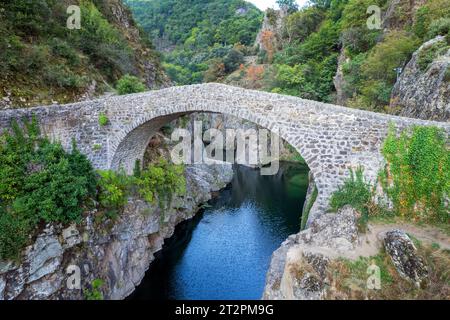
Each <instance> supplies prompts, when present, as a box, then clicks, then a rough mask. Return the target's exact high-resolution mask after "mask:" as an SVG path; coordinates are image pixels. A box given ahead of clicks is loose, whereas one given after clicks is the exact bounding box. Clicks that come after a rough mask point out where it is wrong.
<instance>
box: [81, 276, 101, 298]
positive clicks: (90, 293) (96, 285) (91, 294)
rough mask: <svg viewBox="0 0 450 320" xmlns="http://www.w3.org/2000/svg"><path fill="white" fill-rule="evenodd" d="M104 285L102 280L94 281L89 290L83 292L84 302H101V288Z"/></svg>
mask: <svg viewBox="0 0 450 320" xmlns="http://www.w3.org/2000/svg"><path fill="white" fill-rule="evenodd" d="M104 284H105V281H103V280H102V279H94V280H93V281H92V284H91V289H90V290H89V289H87V290H85V291H84V297H85V298H86V300H103V293H102V291H101V288H102V287H103V285H104Z"/></svg>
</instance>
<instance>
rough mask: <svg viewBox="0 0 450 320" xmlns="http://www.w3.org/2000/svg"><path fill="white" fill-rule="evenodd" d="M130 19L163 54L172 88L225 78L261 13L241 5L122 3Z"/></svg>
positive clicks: (171, 0) (219, 0)
mask: <svg viewBox="0 0 450 320" xmlns="http://www.w3.org/2000/svg"><path fill="white" fill-rule="evenodd" d="M125 2H126V3H127V4H128V5H129V6H130V8H131V10H132V11H133V14H134V17H135V18H136V20H137V21H138V23H139V24H140V25H141V26H142V28H143V29H144V30H145V31H146V32H147V33H148V34H149V35H150V36H151V39H152V41H154V43H156V44H157V48H158V49H160V50H161V51H165V52H166V54H165V59H164V61H165V63H164V67H165V68H166V70H167V73H168V74H169V76H170V77H171V79H172V80H173V81H175V83H176V84H180V85H183V84H192V83H201V82H203V81H212V80H217V79H220V78H222V77H224V76H225V75H226V74H228V73H230V72H231V71H234V70H236V69H237V68H238V67H239V65H240V64H241V63H243V62H244V55H246V54H248V53H249V50H250V49H249V46H250V47H251V46H252V45H253V43H254V41H255V37H256V34H257V32H258V30H259V28H260V26H261V21H262V18H263V13H262V12H261V11H259V10H258V9H257V8H256V7H255V6H253V5H252V4H250V3H248V2H245V1H243V0H191V1H178V0H164V1H148V0H126V1H125Z"/></svg>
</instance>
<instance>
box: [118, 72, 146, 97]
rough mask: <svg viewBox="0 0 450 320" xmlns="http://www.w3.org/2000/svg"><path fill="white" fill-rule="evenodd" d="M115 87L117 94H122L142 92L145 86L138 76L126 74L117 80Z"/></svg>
mask: <svg viewBox="0 0 450 320" xmlns="http://www.w3.org/2000/svg"><path fill="white" fill-rule="evenodd" d="M116 89H117V93H118V94H119V95H124V94H130V93H137V92H143V91H145V90H146V89H147V88H146V87H145V85H144V84H143V83H142V81H141V80H140V79H139V78H137V77H135V76H131V75H129V74H126V75H124V76H123V77H122V78H120V79H119V81H117V85H116Z"/></svg>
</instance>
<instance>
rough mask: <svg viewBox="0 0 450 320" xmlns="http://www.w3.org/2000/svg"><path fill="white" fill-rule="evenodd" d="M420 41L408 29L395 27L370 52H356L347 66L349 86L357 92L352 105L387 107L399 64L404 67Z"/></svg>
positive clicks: (350, 90) (349, 91) (346, 76)
mask: <svg viewBox="0 0 450 320" xmlns="http://www.w3.org/2000/svg"><path fill="white" fill-rule="evenodd" d="M418 45H419V42H418V40H417V38H416V37H414V36H412V35H410V34H408V33H406V32H404V31H391V32H389V33H388V34H387V35H386V36H385V38H384V39H383V41H381V42H379V43H377V44H376V46H375V47H373V49H372V50H370V51H369V53H368V54H365V53H362V54H359V55H356V56H354V58H353V60H352V61H351V62H350V63H347V64H346V65H345V66H344V75H345V78H346V80H349V83H348V84H347V86H346V88H344V89H345V90H346V91H347V92H348V93H353V95H354V96H355V98H354V100H353V101H352V102H350V105H351V106H353V105H354V106H356V107H359V108H365V109H370V110H381V111H382V110H384V108H385V107H386V106H388V105H389V103H390V97H391V91H392V88H393V86H394V84H395V82H396V80H397V72H396V70H397V68H403V67H404V66H405V65H406V63H407V62H408V61H409V59H410V57H411V55H412V53H413V52H414V51H415V50H416V49H417V47H418Z"/></svg>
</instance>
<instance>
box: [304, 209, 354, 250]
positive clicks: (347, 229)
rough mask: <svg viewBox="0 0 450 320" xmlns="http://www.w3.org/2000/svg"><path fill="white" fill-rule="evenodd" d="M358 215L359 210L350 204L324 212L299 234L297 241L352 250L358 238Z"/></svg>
mask: <svg viewBox="0 0 450 320" xmlns="http://www.w3.org/2000/svg"><path fill="white" fill-rule="evenodd" d="M357 216H358V212H357V211H356V210H355V209H353V208H352V207H350V206H346V207H344V208H342V209H341V210H339V211H338V212H337V213H328V214H324V215H322V216H321V217H320V218H319V219H316V220H314V221H313V222H312V223H311V225H310V227H309V228H308V229H306V230H305V231H303V232H300V233H299V234H298V235H297V243H299V244H306V245H313V246H317V247H324V248H329V249H334V250H337V251H341V252H342V251H347V250H352V249H354V247H355V243H356V241H357V240H358V227H357V220H356V217H357Z"/></svg>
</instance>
